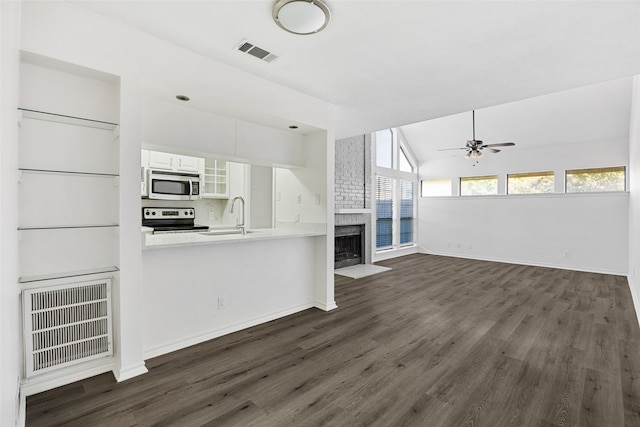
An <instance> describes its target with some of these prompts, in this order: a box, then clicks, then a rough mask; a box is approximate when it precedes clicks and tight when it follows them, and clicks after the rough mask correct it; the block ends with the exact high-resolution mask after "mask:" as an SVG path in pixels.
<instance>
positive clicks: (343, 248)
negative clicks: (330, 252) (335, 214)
mask: <svg viewBox="0 0 640 427" xmlns="http://www.w3.org/2000/svg"><path fill="white" fill-rule="evenodd" d="M334 245H335V250H334V253H335V255H334V268H342V267H348V266H350V265H356V264H363V263H364V224H362V225H342V226H337V227H336V228H335V243H334Z"/></svg>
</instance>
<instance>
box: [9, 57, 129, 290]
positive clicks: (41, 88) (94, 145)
mask: <svg viewBox="0 0 640 427" xmlns="http://www.w3.org/2000/svg"><path fill="white" fill-rule="evenodd" d="M22 65H23V69H22V74H23V77H24V78H25V79H26V80H27V83H26V84H23V85H22V87H21V92H22V93H21V103H22V104H23V108H19V123H18V126H19V135H20V143H19V163H18V165H19V174H18V180H19V187H20V190H19V201H18V208H19V213H20V216H19V217H20V221H19V227H18V229H19V231H20V233H19V238H20V241H19V251H20V262H19V265H20V278H19V282H20V283H21V284H25V286H30V285H27V284H31V285H42V286H47V285H48V283H47V281H52V283H53V282H55V283H58V282H59V280H58V279H64V278H74V277H79V276H92V275H96V274H108V273H114V272H117V271H118V267H117V265H118V264H119V263H118V241H119V226H118V218H119V209H118V206H119V203H118V200H119V196H118V190H119V184H120V178H119V161H118V159H119V145H118V138H119V126H118V124H117V123H115V122H112V121H109V120H100V119H96V118H90V117H86V116H88V115H90V114H101V115H105V116H107V117H113V116H114V114H113V108H116V107H117V104H116V103H115V102H114V95H113V92H114V91H117V85H116V84H115V82H114V81H112V82H109V81H107V80H102V79H98V80H94V79H92V78H87V77H85V76H82V75H75V74H70V73H67V72H66V71H60V70H58V69H55V68H48V67H43V66H40V65H39V64H30V63H23V64H22ZM29 80H30V81H31V83H32V84H28V81H29ZM75 83H77V87H76V88H75V90H74V84H75ZM34 85H35V86H37V88H34V87H33V86H34ZM62 87H65V88H66V89H65V90H67V91H70V92H71V93H73V96H72V97H68V96H67V97H63V96H61V95H62V93H61V91H62V89H61V88H62ZM36 89H37V90H36ZM101 97H102V98H103V100H105V101H106V102H105V105H101V104H100V98H101ZM57 100H59V102H58V101H57ZM44 107H48V108H49V109H52V110H54V109H55V110H58V108H57V107H59V110H60V111H47V110H45V109H44ZM85 110H86V111H85ZM70 111H73V112H75V113H79V114H77V115H76V114H68V113H69V112H70ZM61 112H62V113H61ZM83 112H85V113H86V114H82V113H83ZM36 282H37V283H36Z"/></svg>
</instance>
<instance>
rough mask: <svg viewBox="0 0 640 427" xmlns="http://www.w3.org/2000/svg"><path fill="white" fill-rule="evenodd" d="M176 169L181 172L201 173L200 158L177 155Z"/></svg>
mask: <svg viewBox="0 0 640 427" xmlns="http://www.w3.org/2000/svg"><path fill="white" fill-rule="evenodd" d="M176 157H177V162H176V163H177V164H176V170H179V171H181V172H195V173H200V158H198V157H190V156H176Z"/></svg>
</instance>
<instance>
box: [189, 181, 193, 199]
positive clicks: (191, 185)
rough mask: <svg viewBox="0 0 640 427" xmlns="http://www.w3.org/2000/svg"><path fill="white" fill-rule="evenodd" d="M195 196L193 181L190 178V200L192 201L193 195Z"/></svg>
mask: <svg viewBox="0 0 640 427" xmlns="http://www.w3.org/2000/svg"><path fill="white" fill-rule="evenodd" d="M192 194H193V181H191V178H189V200H191V195H192Z"/></svg>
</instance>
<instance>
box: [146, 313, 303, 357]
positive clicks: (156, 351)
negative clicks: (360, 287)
mask: <svg viewBox="0 0 640 427" xmlns="http://www.w3.org/2000/svg"><path fill="white" fill-rule="evenodd" d="M314 307H315V303H312V302H311V303H306V304H301V305H298V306H295V307H291V308H288V309H285V310H281V311H278V312H275V313H271V314H267V315H265V316H260V317H257V318H255V319H251V320H247V321H244V322H239V323H235V324H233V325H229V326H226V327H224V328H220V329H215V330H212V331H209V332H206V333H203V334H198V335H194V336H192V337H189V338H186V339H184V340H180V341H175V342H172V343H169V344H166V345H163V346H160V347H156V348H152V349H150V350H147V351H145V352H144V353H143V357H144V359H145V360H147V359H152V358H154V357H158V356H162V355H163V354H168V353H172V352H174V351H178V350H182V349H183V348H187V347H191V346H192V345H196V344H200V343H203V342H205V341H209V340H212V339H214V338H218V337H221V336H223V335H228V334H231V333H233V332H238V331H241V330H243V329H247V328H250V327H252V326H256V325H261V324H263V323H267V322H270V321H272V320H276V319H279V318H281V317H285V316H289V315H291V314H295V313H298V312H300V311H303V310H307V309H309V308H314Z"/></svg>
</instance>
